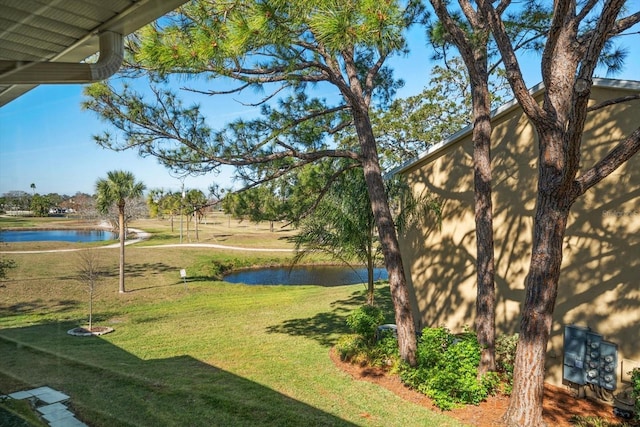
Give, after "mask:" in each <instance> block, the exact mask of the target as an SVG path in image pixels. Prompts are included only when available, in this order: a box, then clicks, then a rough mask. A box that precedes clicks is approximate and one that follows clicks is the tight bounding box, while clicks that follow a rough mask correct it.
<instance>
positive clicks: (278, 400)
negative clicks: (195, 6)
mask: <svg viewBox="0 0 640 427" xmlns="http://www.w3.org/2000/svg"><path fill="white" fill-rule="evenodd" d="M140 228H142V227H140ZM267 234H268V232H267ZM261 238H262V239H267V240H268V235H267V236H264V235H263V236H261ZM96 250H97V251H99V254H100V258H101V262H102V269H103V270H104V273H105V276H104V277H103V278H102V280H101V281H100V283H99V285H98V290H97V292H96V296H95V300H94V312H93V317H94V324H95V325H101V326H111V327H113V328H114V329H115V332H113V333H111V334H108V335H104V336H102V337H91V338H80V337H72V336H70V335H68V334H67V333H66V331H67V330H68V329H71V328H73V327H76V326H78V325H81V324H84V323H85V322H86V319H87V316H88V289H87V288H86V285H84V284H83V283H81V282H79V281H78V280H77V279H76V276H77V274H76V270H77V267H76V265H77V255H74V253H72V252H71V253H43V254H12V255H11V258H13V259H15V261H16V263H17V265H18V267H17V268H16V269H14V270H12V271H11V272H10V280H8V281H6V282H3V283H2V285H3V286H4V288H2V289H0V394H1V393H8V392H12V391H16V390H17V389H23V388H24V387H27V386H28V387H38V386H41V385H48V386H51V387H54V388H57V389H60V390H62V391H63V392H65V393H66V394H68V395H70V396H71V404H72V406H73V410H74V411H75V412H76V413H77V414H78V416H79V417H80V418H81V419H83V420H84V421H86V422H87V423H88V424H89V425H91V426H120V425H122V426H131V425H139V426H160V425H162V426H171V425H175V426H200V425H201V426H215V425H225V426H245V425H246V426H255V425H273V426H282V425H293V426H298V425H305V426H308V425H327V426H334V425H371V426H407V425H424V426H430V425H434V426H447V425H459V424H458V423H457V421H455V420H453V419H451V418H448V417H445V416H442V415H440V414H437V413H433V412H430V411H428V410H426V409H425V408H423V407H421V406H419V405H415V404H412V403H410V402H407V401H404V400H402V399H400V398H399V397H397V396H395V395H394V394H392V393H391V392H389V391H387V390H386V389H384V388H381V387H379V386H376V385H374V384H371V383H368V382H364V381H355V380H353V379H352V378H351V377H350V376H348V375H347V374H345V373H343V372H342V371H341V370H340V369H338V368H337V367H336V366H334V364H333V363H332V362H331V360H330V359H329V356H328V352H329V349H330V348H331V346H332V345H333V344H334V343H335V341H336V339H337V337H338V336H339V335H340V334H342V333H344V332H346V325H345V321H344V320H345V317H346V315H347V314H348V313H349V312H350V311H351V310H353V309H354V308H356V307H358V306H359V305H360V304H362V303H363V302H364V286H363V285H361V284H358V285H350V286H339V287H326V288H325V287H316V286H245V285H234V284H228V283H225V282H220V281H217V280H214V279H213V278H212V277H211V276H210V271H209V270H210V268H211V265H213V264H214V263H215V262H218V263H224V262H230V263H233V265H244V266H248V265H257V264H272V263H282V264H286V263H288V262H289V259H290V254H287V253H282V252H271V253H270V252H266V253H258V252H254V253H252V252H248V251H246V252H238V251H235V252H232V251H224V250H220V249H211V248H186V247H182V248H180V247H167V248H162V247H157V248H150V247H137V246H131V247H128V248H127V279H126V287H127V290H128V292H127V293H126V294H124V295H119V294H118V292H117V289H118V284H117V280H118V279H117V261H118V250H117V249H96ZM180 268H185V269H186V270H187V272H188V280H187V283H186V284H185V283H184V282H183V281H182V279H181V278H180V275H179V269H180ZM379 301H380V302H381V303H383V304H386V305H387V306H388V301H389V296H388V290H387V288H386V287H385V286H381V287H380V289H379ZM387 311H388V312H389V314H390V310H389V309H388V308H387Z"/></svg>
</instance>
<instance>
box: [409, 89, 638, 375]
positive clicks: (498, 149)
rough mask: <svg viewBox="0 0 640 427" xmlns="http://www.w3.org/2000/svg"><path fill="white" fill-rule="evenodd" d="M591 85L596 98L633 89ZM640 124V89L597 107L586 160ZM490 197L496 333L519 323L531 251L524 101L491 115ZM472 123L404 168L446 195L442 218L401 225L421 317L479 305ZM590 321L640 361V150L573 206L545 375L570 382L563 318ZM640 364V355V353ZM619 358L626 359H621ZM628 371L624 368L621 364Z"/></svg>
mask: <svg viewBox="0 0 640 427" xmlns="http://www.w3.org/2000/svg"><path fill="white" fill-rule="evenodd" d="M628 94H629V92H628V91H620V90H616V89H613V88H610V87H607V88H597V87H596V88H594V90H593V94H592V95H593V98H594V101H593V102H595V101H598V102H600V101H602V100H605V99H610V98H615V97H618V96H623V95H628ZM639 125H640V101H633V102H628V103H625V104H619V105H615V106H610V107H607V108H605V109H603V110H600V111H597V112H593V113H590V116H589V121H588V124H587V128H586V132H585V135H584V138H583V149H582V153H583V158H582V163H581V165H582V166H583V167H589V166H590V165H592V164H593V163H594V161H595V159H599V158H601V157H602V156H603V154H604V153H606V152H608V151H609V150H610V149H611V148H612V147H613V145H614V144H616V143H617V142H618V141H620V139H621V138H623V137H624V136H625V135H627V134H629V133H630V132H631V131H632V130H634V129H635V128H636V127H637V126H639ZM492 150H493V152H492V155H493V160H492V166H493V184H494V192H493V205H494V233H495V259H496V263H495V268H496V286H497V319H496V324H497V328H498V331H499V333H508V334H511V333H514V332H517V330H518V326H519V310H520V304H521V301H522V299H523V293H524V280H525V277H526V274H527V271H528V266H529V259H530V255H531V232H532V224H533V220H532V215H533V212H534V208H535V189H536V185H537V160H536V158H537V136H536V134H535V131H534V129H533V127H532V126H531V124H530V123H529V122H528V120H527V119H526V117H525V116H524V114H523V113H522V111H521V110H520V109H519V108H517V107H516V108H512V109H510V110H507V111H505V112H503V113H501V114H498V115H497V116H496V117H495V120H494V131H493V145H492ZM471 155H472V145H471V135H470V134H467V135H463V136H462V137H461V138H459V139H458V140H457V141H456V140H454V141H452V142H451V143H449V144H448V145H446V148H444V149H442V150H440V151H439V152H437V153H436V154H433V155H427V156H425V157H424V158H423V159H422V160H421V161H419V162H417V163H415V164H414V165H412V166H411V167H409V168H408V169H406V170H405V171H404V172H403V174H404V175H405V176H406V177H407V179H408V181H409V183H410V185H411V186H412V188H413V189H414V192H415V193H416V194H421V193H423V192H425V191H428V192H431V194H432V195H434V196H436V197H438V198H439V199H440V200H441V202H442V222H441V225H438V224H437V223H436V222H435V221H434V220H433V218H431V219H429V218H427V219H426V220H421V221H420V223H418V224H413V225H412V226H411V227H409V228H408V229H407V230H406V232H405V233H404V235H402V236H401V247H402V253H403V259H404V261H405V266H406V268H407V269H408V270H409V271H410V274H409V276H410V277H408V281H409V284H410V286H411V288H412V290H413V294H414V299H413V304H414V309H415V310H416V313H417V319H418V322H419V325H418V326H419V327H425V326H440V325H446V326H447V327H449V328H450V329H452V330H453V331H459V330H460V329H461V328H462V327H463V326H464V325H469V326H473V322H474V315H475V295H476V286H475V283H476V276H475V274H476V273H475V257H476V249H475V232H474V230H475V227H474V213H473V172H472V158H471ZM568 324H576V325H579V326H588V327H590V328H591V329H592V330H593V331H594V332H597V333H599V334H601V335H603V336H604V339H605V340H608V341H611V342H614V343H616V344H618V346H619V357H620V360H622V359H623V358H624V359H626V361H625V368H629V367H631V366H632V364H631V363H632V361H640V155H636V156H635V157H633V158H632V159H631V160H630V161H629V162H627V163H626V164H625V165H624V166H623V167H622V168H620V169H619V170H618V171H616V172H615V173H614V174H613V175H611V176H609V177H608V178H606V179H605V180H604V181H603V182H601V183H600V184H599V185H598V186H596V187H595V188H593V189H591V190H590V191H589V192H588V193H587V194H586V195H584V196H583V197H582V198H581V199H579V200H578V202H577V203H576V204H575V205H574V207H573V209H572V211H571V215H570V218H569V223H568V228H567V233H566V238H565V245H564V259H563V267H562V273H561V277H560V283H559V294H558V298H557V302H556V309H555V316H554V324H553V331H552V337H551V340H550V343H549V347H548V357H547V380H548V381H550V382H552V383H555V384H560V383H561V382H562V363H563V362H562V346H563V343H562V341H563V339H562V334H563V330H564V326H565V325H568ZM637 363H638V366H640V362H637ZM619 368H620V366H619ZM618 371H619V372H618V375H619V376H620V369H618Z"/></svg>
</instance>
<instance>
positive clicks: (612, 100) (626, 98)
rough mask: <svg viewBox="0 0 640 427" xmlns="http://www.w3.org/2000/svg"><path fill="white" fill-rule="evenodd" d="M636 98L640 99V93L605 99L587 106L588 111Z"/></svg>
mask: <svg viewBox="0 0 640 427" xmlns="http://www.w3.org/2000/svg"><path fill="white" fill-rule="evenodd" d="M636 99H640V94H636V95H627V96H621V97H619V98H613V99H607V100H606V101H603V102H601V103H599V104H596V105H592V106H591V107H589V108H587V112H588V113H590V112H592V111H596V110H600V109H602V108H605V107H608V106H609V105H614V104H620V103H623V102H629V101H633V100H636Z"/></svg>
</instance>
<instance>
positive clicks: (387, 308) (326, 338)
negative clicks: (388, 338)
mask: <svg viewBox="0 0 640 427" xmlns="http://www.w3.org/2000/svg"><path fill="white" fill-rule="evenodd" d="M375 298H376V301H375V304H376V305H377V306H378V307H380V308H381V309H382V311H383V312H384V313H385V322H386V323H393V322H394V321H393V318H394V316H393V303H392V301H391V293H390V291H389V287H388V285H386V284H384V285H378V287H377V288H376V295H375ZM365 302H366V290H364V289H363V288H359V289H358V290H357V291H355V292H353V293H352V294H351V295H350V296H349V297H348V298H347V299H342V300H337V301H334V302H333V303H331V311H328V312H325V313H318V314H316V315H314V316H311V317H307V318H303V319H289V320H285V321H284V322H282V323H280V324H278V325H271V326H268V327H267V328H266V331H267V332H268V333H273V334H288V335H292V336H304V337H307V338H311V339H313V340H315V341H317V342H319V343H320V344H321V345H323V346H326V347H332V346H334V345H335V344H336V342H337V340H338V338H339V337H340V335H343V334H348V333H350V330H349V327H348V326H347V316H348V315H349V313H351V312H352V311H353V310H355V309H356V308H358V307H360V306H362V305H364V304H365Z"/></svg>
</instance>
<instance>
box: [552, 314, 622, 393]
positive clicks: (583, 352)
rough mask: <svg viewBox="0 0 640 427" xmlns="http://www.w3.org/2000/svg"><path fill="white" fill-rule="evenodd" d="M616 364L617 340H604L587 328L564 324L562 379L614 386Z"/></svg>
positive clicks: (615, 385)
mask: <svg viewBox="0 0 640 427" xmlns="http://www.w3.org/2000/svg"><path fill="white" fill-rule="evenodd" d="M617 366H618V346H617V345H616V344H613V343H610V342H607V341H604V340H603V339H602V335H600V334H596V333H594V332H591V330H590V329H588V328H581V327H578V326H565V327H564V364H563V369H562V379H563V380H566V381H569V382H572V383H574V384H579V385H586V384H591V385H595V386H599V387H603V388H605V389H607V390H615V389H616V387H617V378H616V368H617Z"/></svg>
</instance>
